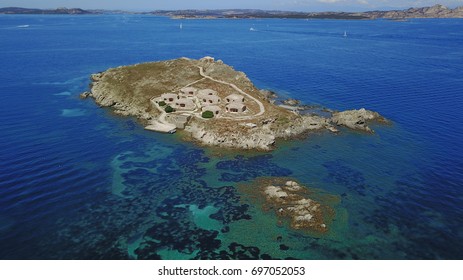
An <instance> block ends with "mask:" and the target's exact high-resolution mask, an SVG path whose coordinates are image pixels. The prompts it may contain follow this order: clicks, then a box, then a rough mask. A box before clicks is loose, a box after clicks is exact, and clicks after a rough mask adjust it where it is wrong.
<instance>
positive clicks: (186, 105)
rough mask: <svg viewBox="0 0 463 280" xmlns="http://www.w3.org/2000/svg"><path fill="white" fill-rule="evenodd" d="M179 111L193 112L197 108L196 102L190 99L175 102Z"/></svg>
mask: <svg viewBox="0 0 463 280" xmlns="http://www.w3.org/2000/svg"><path fill="white" fill-rule="evenodd" d="M175 108H176V109H177V110H185V111H193V110H194V109H195V108H196V105H195V102H194V101H193V100H192V99H189V98H180V99H177V100H176V101H175Z"/></svg>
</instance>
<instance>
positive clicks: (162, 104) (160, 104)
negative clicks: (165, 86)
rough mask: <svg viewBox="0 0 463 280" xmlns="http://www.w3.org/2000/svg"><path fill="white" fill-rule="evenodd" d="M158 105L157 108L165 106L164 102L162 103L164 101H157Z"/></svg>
mask: <svg viewBox="0 0 463 280" xmlns="http://www.w3.org/2000/svg"><path fill="white" fill-rule="evenodd" d="M158 104H159V106H161V107H162V106H166V102H164V101H159V103H158Z"/></svg>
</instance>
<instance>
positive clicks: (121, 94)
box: [82, 57, 385, 150]
mask: <svg viewBox="0 0 463 280" xmlns="http://www.w3.org/2000/svg"><path fill="white" fill-rule="evenodd" d="M91 79H92V83H91V89H90V92H86V93H83V94H82V97H83V98H85V97H88V96H91V97H92V98H94V99H95V101H96V103H97V104H99V105H100V106H103V107H111V108H112V109H113V110H114V113H116V114H120V115H124V116H134V117H137V118H138V119H139V120H140V122H141V123H142V124H144V125H149V124H150V123H152V122H156V121H158V120H159V121H165V115H166V113H165V112H164V111H163V110H160V107H159V105H158V104H157V101H154V100H156V98H159V97H160V96H161V95H162V94H163V93H166V92H178V91H179V90H180V89H182V88H184V87H185V86H188V85H191V84H193V85H194V86H196V87H198V88H199V89H201V88H202V89H204V88H211V89H214V90H215V91H217V92H218V96H219V97H220V98H222V99H224V98H225V96H226V95H228V94H233V93H236V92H237V91H239V93H242V94H243V96H244V95H245V98H246V101H245V105H246V106H247V109H246V111H245V112H243V113H240V114H235V113H229V112H225V110H224V112H223V113H222V114H221V115H220V116H216V117H214V118H207V119H206V118H202V117H201V114H200V113H198V112H197V111H198V110H195V111H191V112H172V113H170V114H180V113H181V114H183V115H185V114H189V115H190V118H189V121H188V123H187V124H186V126H185V129H184V131H183V134H184V137H185V139H188V140H193V141H196V142H197V143H199V144H202V145H207V146H219V147H226V148H238V149H259V150H269V149H272V148H273V147H274V145H275V142H276V141H277V139H289V138H293V137H296V136H300V135H304V134H306V133H307V132H308V131H314V130H322V129H329V130H330V131H332V132H337V131H338V130H337V129H336V128H335V127H334V126H345V127H348V128H350V129H355V130H361V131H366V132H372V130H371V129H370V128H369V127H368V125H367V124H368V123H369V122H371V121H384V120H385V119H384V118H383V117H381V116H380V115H379V114H378V113H375V112H372V111H368V110H365V109H361V110H350V111H345V112H337V113H333V115H332V118H329V117H326V116H324V117H323V116H318V115H314V114H311V115H302V114H299V113H297V111H295V110H290V109H287V108H283V107H280V106H276V105H274V104H273V103H272V100H271V99H269V98H268V93H267V92H265V91H260V90H259V89H257V88H256V87H255V86H254V85H253V83H252V82H251V81H250V80H249V79H248V78H247V76H246V75H245V74H244V73H243V72H239V71H236V70H234V69H233V68H232V67H231V66H228V65H226V64H224V63H223V62H222V61H220V60H218V61H216V60H214V59H213V58H210V57H206V58H203V59H200V60H194V59H188V58H180V59H175V60H169V61H161V62H151V63H143V64H137V65H131V66H121V67H117V68H111V69H108V70H106V71H104V72H101V73H98V74H93V75H92V77H91ZM153 102H154V103H153ZM219 105H220V104H219ZM220 106H224V105H220Z"/></svg>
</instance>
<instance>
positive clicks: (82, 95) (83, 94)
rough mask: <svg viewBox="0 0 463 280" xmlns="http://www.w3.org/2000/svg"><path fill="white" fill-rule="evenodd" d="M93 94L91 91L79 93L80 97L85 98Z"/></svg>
mask: <svg viewBox="0 0 463 280" xmlns="http://www.w3.org/2000/svg"><path fill="white" fill-rule="evenodd" d="M91 94H92V93H91V92H89V91H85V92H82V93H81V94H80V95H79V97H80V98H81V99H85V98H87V97H89V96H90V95H91Z"/></svg>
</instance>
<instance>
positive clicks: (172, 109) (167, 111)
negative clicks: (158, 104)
mask: <svg viewBox="0 0 463 280" xmlns="http://www.w3.org/2000/svg"><path fill="white" fill-rule="evenodd" d="M164 111H166V113H172V112H174V111H175V110H174V108H172V107H170V106H169V105H168V106H167V107H166V108H164Z"/></svg>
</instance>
